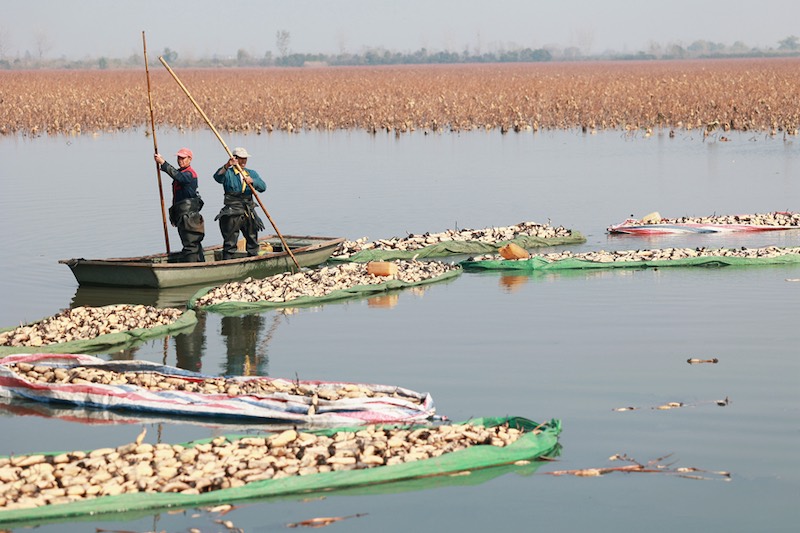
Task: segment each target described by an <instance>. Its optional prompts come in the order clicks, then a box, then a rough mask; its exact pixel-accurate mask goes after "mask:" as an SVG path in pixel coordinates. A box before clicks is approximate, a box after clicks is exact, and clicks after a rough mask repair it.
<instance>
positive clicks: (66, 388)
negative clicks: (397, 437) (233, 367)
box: [0, 354, 436, 426]
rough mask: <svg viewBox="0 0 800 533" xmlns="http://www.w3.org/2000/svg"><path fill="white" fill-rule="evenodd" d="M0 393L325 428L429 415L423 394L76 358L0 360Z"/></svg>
mask: <svg viewBox="0 0 800 533" xmlns="http://www.w3.org/2000/svg"><path fill="white" fill-rule="evenodd" d="M0 395H2V396H7V397H12V398H20V399H27V400H35V401H41V402H57V403H62V404H63V403H69V404H73V405H78V406H91V407H96V408H100V409H114V410H124V411H138V412H142V413H147V414H158V415H176V416H194V417H205V418H209V419H210V418H225V419H236V420H237V421H249V422H251V423H265V422H292V423H296V424H313V425H325V426H331V425H357V424H372V423H385V422H411V421H421V420H427V419H429V418H431V417H433V416H434V414H435V412H436V410H435V408H434V405H433V399H432V398H431V396H430V394H427V393H418V392H415V391H411V390H408V389H404V388H401V387H396V386H389V385H374V384H358V383H338V382H326V381H294V380H286V379H277V378H270V377H255V376H236V377H213V376H206V375H203V374H198V373H195V372H190V371H187V370H182V369H179V368H175V367H171V366H166V365H160V364H156V363H151V362H148V361H104V360H102V359H98V358H96V357H92V356H89V355H78V354H32V355H27V354H20V355H9V356H6V357H4V358H2V359H0Z"/></svg>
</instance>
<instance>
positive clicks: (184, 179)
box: [155, 148, 206, 263]
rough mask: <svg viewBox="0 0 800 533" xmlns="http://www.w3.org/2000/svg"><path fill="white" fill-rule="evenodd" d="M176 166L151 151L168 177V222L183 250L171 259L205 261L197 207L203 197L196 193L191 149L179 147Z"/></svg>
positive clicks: (183, 261)
mask: <svg viewBox="0 0 800 533" xmlns="http://www.w3.org/2000/svg"><path fill="white" fill-rule="evenodd" d="M175 155H177V156H178V168H175V167H173V166H172V165H170V164H169V163H167V162H166V160H165V159H164V158H163V157H161V155H160V154H155V160H156V163H158V164H159V166H160V168H161V170H163V171H164V172H166V173H167V174H169V176H170V177H171V178H172V207H170V208H169V221H170V222H171V223H172V225H173V226H175V227H176V228H178V235H179V236H180V238H181V244H183V249H182V250H181V251H180V252H178V253H177V254H175V256H174V259H175V260H176V261H178V262H182V263H194V262H202V261H205V254H204V253H203V244H202V242H203V237H205V234H206V228H205V222H204V221H203V215H201V214H200V210H201V209H202V208H203V200H202V199H201V198H200V194H199V193H198V192H197V172H195V171H194V169H193V168H192V151H191V150H189V149H188V148H181V149H180V150H178V153H177V154H175Z"/></svg>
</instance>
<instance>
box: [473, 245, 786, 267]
mask: <svg viewBox="0 0 800 533" xmlns="http://www.w3.org/2000/svg"><path fill="white" fill-rule="evenodd" d="M460 264H461V266H462V267H464V269H465V270H566V269H592V268H643V267H678V266H690V267H697V266H701V267H717V266H748V265H800V247H792V248H781V247H777V246H768V247H766V248H662V249H655V250H621V251H615V252H606V251H604V250H600V251H597V252H586V253H572V252H569V251H566V252H561V253H551V254H537V255H532V256H531V257H530V258H528V259H503V258H502V257H501V256H500V255H484V256H479V257H475V258H470V259H468V260H466V261H462V262H461V263H460Z"/></svg>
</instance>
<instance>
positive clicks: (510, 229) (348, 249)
mask: <svg viewBox="0 0 800 533" xmlns="http://www.w3.org/2000/svg"><path fill="white" fill-rule="evenodd" d="M571 235H572V230H568V229H566V228H564V227H563V226H558V227H553V226H551V225H549V224H539V223H537V222H520V223H519V224H515V225H513V226H504V227H499V228H484V229H478V230H475V229H462V230H455V229H453V230H446V231H442V232H440V233H423V234H420V235H418V234H414V233H412V234H410V235H409V236H408V237H403V238H400V237H392V238H391V239H379V240H377V241H373V242H368V241H367V238H366V237H362V238H360V239H356V240H355V241H345V242H344V245H343V247H342V249H341V250H340V251H338V252H337V253H336V254H335V256H336V257H349V256H350V255H352V254H355V253H357V252H361V251H364V250H403V251H405V250H421V249H422V248H425V247H426V246H431V245H434V244H439V243H440V242H448V241H461V242H465V241H476V242H483V243H490V244H495V243H498V242H503V241H510V240H512V239H515V238H517V237H521V236H529V237H538V238H540V239H554V238H558V237H569V236H571Z"/></svg>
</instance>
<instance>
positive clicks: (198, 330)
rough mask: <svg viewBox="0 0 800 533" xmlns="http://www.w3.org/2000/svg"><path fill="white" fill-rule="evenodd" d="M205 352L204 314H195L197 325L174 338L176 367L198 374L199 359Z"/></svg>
mask: <svg viewBox="0 0 800 533" xmlns="http://www.w3.org/2000/svg"><path fill="white" fill-rule="evenodd" d="M205 352H206V314H205V313H197V325H196V326H195V327H194V329H193V330H192V331H191V332H190V333H182V334H180V335H176V336H175V357H176V358H177V362H176V366H177V367H178V368H182V369H184V370H193V371H195V372H200V369H201V368H202V366H203V363H202V360H201V357H202V355H203V354H204V353H205Z"/></svg>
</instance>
